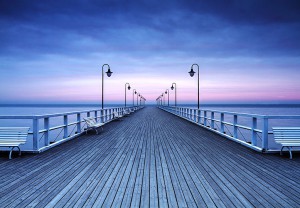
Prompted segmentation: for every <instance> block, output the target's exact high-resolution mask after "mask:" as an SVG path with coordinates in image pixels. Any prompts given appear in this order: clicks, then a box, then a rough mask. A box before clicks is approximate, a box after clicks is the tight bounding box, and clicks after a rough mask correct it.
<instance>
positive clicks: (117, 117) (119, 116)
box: [112, 111, 123, 120]
mask: <svg viewBox="0 0 300 208" xmlns="http://www.w3.org/2000/svg"><path fill="white" fill-rule="evenodd" d="M122 117H123V116H122V115H120V114H119V113H118V112H116V111H115V112H113V118H112V119H117V120H119V119H121V118H122Z"/></svg>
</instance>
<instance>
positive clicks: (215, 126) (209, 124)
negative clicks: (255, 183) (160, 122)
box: [158, 106, 300, 152]
mask: <svg viewBox="0 0 300 208" xmlns="http://www.w3.org/2000/svg"><path fill="white" fill-rule="evenodd" d="M158 107H159V108H161V109H162V110H165V111H167V112H169V113H172V114H175V115H177V116H179V117H181V118H184V119H187V120H189V121H191V122H193V123H195V124H197V125H200V126H202V127H204V128H206V129H209V130H211V131H213V132H216V133H218V134H220V135H222V136H224V137H226V138H229V139H231V140H233V141H235V142H238V143H240V144H242V145H245V146H247V147H250V148H251V149H254V150H256V151H260V152H272V151H279V150H280V147H279V146H278V145H277V144H276V143H275V142H274V139H273V138H272V137H271V136H270V135H272V134H273V132H272V130H269V128H270V127H271V126H270V122H271V121H272V120H276V119H282V120H284V119H292V120H297V121H298V123H299V124H300V115H258V114H248V113H237V112H228V111H219V110H210V109H195V108H188V107H174V106H172V107H170V106H158ZM247 119H248V120H247ZM230 120H231V122H230ZM242 120H247V122H245V121H244V123H243V124H242V122H240V121H242ZM270 143H272V145H271V146H272V147H271V148H270Z"/></svg>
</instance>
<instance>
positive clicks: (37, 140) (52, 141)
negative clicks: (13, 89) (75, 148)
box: [0, 106, 144, 152]
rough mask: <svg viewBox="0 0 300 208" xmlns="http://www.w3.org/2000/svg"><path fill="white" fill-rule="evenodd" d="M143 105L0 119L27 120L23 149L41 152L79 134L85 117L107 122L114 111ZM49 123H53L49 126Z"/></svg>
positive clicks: (3, 118) (138, 107) (2, 117)
mask: <svg viewBox="0 0 300 208" xmlns="http://www.w3.org/2000/svg"><path fill="white" fill-rule="evenodd" d="M143 107H144V106H132V107H115V108H105V109H91V110H83V111H73V112H65V113H55V114H45V115H0V121H1V120H29V122H30V123H31V124H30V131H29V135H30V136H31V138H30V139H29V141H28V142H27V143H26V144H25V151H29V152H42V151H45V150H47V149H49V148H51V147H54V146H56V145H58V144H60V143H62V142H65V141H68V140H70V139H73V138H75V137H77V136H79V135H81V134H82V133H83V132H84V128H85V125H86V124H85V121H84V120H83V118H85V117H93V118H94V119H95V120H96V121H97V122H101V123H108V122H110V121H112V120H113V113H114V112H118V113H119V114H121V115H122V114H123V113H124V110H131V111H136V110H139V109H141V108H143ZM4 123H5V122H4ZM51 123H54V125H53V126H50V124H51ZM70 127H73V129H71V128H70ZM57 131H60V132H57ZM52 132H53V135H52V134H51V133H52ZM26 145H27V146H26Z"/></svg>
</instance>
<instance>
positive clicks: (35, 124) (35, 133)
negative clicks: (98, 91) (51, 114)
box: [32, 117, 40, 150]
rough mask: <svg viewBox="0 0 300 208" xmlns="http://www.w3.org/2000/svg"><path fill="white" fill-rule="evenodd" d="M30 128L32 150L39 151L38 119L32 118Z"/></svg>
mask: <svg viewBox="0 0 300 208" xmlns="http://www.w3.org/2000/svg"><path fill="white" fill-rule="evenodd" d="M32 128H33V136H32V139H33V149H34V150H38V149H39V146H40V144H39V138H38V136H39V119H38V118H36V117H34V118H33V124H32Z"/></svg>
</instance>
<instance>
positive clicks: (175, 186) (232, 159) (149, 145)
mask: <svg viewBox="0 0 300 208" xmlns="http://www.w3.org/2000/svg"><path fill="white" fill-rule="evenodd" d="M0 154H1V157H0V173H1V174H0V181H1V186H0V207H1V208H2V207H171V208H173V207H300V197H299V196H300V183H299V181H300V158H299V156H298V155H297V154H296V153H295V157H294V158H293V160H289V159H288V157H284V156H280V155H279V154H261V153H259V152H256V151H254V150H252V149H249V148H247V147H245V146H242V145H240V144H238V143H235V142H233V141H231V140H228V139H226V138H224V137H222V136H220V135H218V134H216V133H214V132H212V131H209V130H207V129H205V128H202V127H199V126H198V125H196V124H193V123H191V122H189V121H187V120H185V119H181V118H179V117H177V116H175V115H173V114H170V113H168V112H166V111H163V110H161V109H159V108H156V107H145V108H143V109H141V110H139V111H137V112H135V113H134V114H131V115H130V116H128V117H125V118H123V119H122V120H115V121H112V122H109V123H107V124H106V125H105V126H104V131H103V132H101V133H99V134H98V135H96V134H94V132H90V133H89V134H87V135H85V134H83V135H81V136H79V137H76V138H74V139H72V140H70V141H68V142H65V143H63V144H60V145H58V146H56V147H55V148H51V149H49V150H48V151H45V152H43V153H40V154H23V155H22V156H21V157H17V156H14V158H13V159H12V160H8V159H7V153H3V152H1V153H0Z"/></svg>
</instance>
